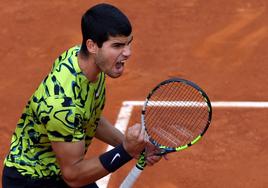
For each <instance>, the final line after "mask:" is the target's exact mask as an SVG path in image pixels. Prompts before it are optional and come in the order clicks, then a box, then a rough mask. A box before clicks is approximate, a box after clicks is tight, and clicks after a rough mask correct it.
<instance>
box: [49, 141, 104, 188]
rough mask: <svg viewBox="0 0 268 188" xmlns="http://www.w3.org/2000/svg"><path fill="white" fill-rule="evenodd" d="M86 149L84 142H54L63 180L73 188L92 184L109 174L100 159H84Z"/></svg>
mask: <svg viewBox="0 0 268 188" xmlns="http://www.w3.org/2000/svg"><path fill="white" fill-rule="evenodd" d="M84 147H85V143H84V141H79V142H52V148H53V150H54V152H55V153H56V157H57V161H58V162H59V164H60V168H61V171H62V175H63V179H64V180H65V182H66V183H67V184H68V185H70V186H71V187H80V186H82V185H85V184H89V183H92V182H94V181H96V180H98V179H100V178H101V177H103V176H105V175H107V174H108V173H109V172H108V171H106V170H105V168H104V167H103V166H102V164H101V163H100V160H99V158H98V157H94V158H91V159H84V151H85V150H84V149H85V148H84Z"/></svg>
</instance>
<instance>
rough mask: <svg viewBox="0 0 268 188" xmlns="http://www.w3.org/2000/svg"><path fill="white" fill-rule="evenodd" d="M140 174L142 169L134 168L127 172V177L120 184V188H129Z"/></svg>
mask: <svg viewBox="0 0 268 188" xmlns="http://www.w3.org/2000/svg"><path fill="white" fill-rule="evenodd" d="M141 172H142V169H140V168H138V167H137V166H134V167H133V168H132V170H131V171H130V172H129V174H128V176H127V177H126V178H125V179H124V181H123V182H122V183H121V185H120V188H131V187H132V186H133V184H134V183H135V181H136V180H137V179H138V177H139V176H140V174H141Z"/></svg>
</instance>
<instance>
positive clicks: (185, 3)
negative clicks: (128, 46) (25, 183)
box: [0, 0, 268, 188]
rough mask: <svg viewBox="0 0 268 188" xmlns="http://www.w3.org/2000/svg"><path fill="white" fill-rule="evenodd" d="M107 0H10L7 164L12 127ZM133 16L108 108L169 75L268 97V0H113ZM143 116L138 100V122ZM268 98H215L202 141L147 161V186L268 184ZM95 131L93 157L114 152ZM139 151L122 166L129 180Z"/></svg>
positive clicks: (4, 129) (120, 174) (2, 35)
mask: <svg viewBox="0 0 268 188" xmlns="http://www.w3.org/2000/svg"><path fill="white" fill-rule="evenodd" d="M99 2H100V1H96V0H94V1H85V0H76V1H68V3H67V1H63V0H57V1H49V2H48V1H44V0H40V1H35V0H28V1H22V0H16V1H15V0H12V1H10V0H2V1H1V8H0V9H1V11H0V17H1V21H0V23H1V29H0V41H1V50H0V56H1V67H0V70H1V80H0V81H1V85H0V95H1V97H0V100H1V108H0V114H1V124H0V126H1V137H0V145H1V150H0V152H1V155H0V160H1V165H0V166H1V174H2V167H3V165H2V163H3V160H4V157H5V155H6V153H7V151H8V148H9V143H10V139H11V134H12V132H13V130H14V128H15V126H16V123H17V120H18V118H19V117H20V115H21V112H22V109H23V107H24V105H25V104H26V102H27V100H28V98H29V97H30V95H31V94H32V92H33V91H34V90H35V89H36V87H37V86H38V85H39V83H40V82H41V81H42V79H43V78H44V77H45V76H46V74H47V73H48V71H50V69H51V66H52V63H53V61H54V60H55V59H56V58H57V57H58V55H59V54H60V53H62V52H63V51H65V50H66V49H68V48H70V47H72V46H74V45H75V44H79V43H80V42H81V34H80V18H81V15H82V14H83V13H84V11H85V10H87V9H88V8H89V7H91V6H92V5H94V4H96V3H99ZM106 2H108V3H112V4H114V5H116V6H118V7H119V8H120V9H121V10H123V11H124V12H125V13H126V14H127V15H128V17H129V19H130V20H131V22H132V25H133V34H134V40H133V43H132V57H131V58H130V60H129V61H128V62H127V66H126V71H125V74H124V75H123V76H122V77H120V78H119V79H114V80H113V79H111V78H108V79H107V92H106V93H107V102H106V107H105V110H104V115H106V117H107V118H108V119H110V121H111V122H113V123H115V122H116V121H117V116H118V113H119V110H120V108H121V106H122V102H123V101H142V100H144V98H145V96H146V95H147V93H148V92H149V91H150V90H151V89H152V88H153V87H154V86H155V85H156V84H157V83H158V82H160V81H162V80H164V79H167V78H170V77H181V78H185V79H188V80H192V81H193V82H195V83H197V84H198V85H200V86H201V87H202V88H203V89H204V90H205V91H206V92H207V94H208V95H209V96H210V99H211V101H213V102H217V101H227V102H233V101H253V102H267V101H268V53H267V49H268V25H267V23H268V2H267V1H266V0H206V1H202V0H162V1H158V0H143V1H141V0H136V1H134V0H124V1H123V0H109V1H106ZM139 121H140V107H139V106H135V107H134V110H133V112H132V114H131V118H130V122H129V125H132V124H134V123H136V122H139ZM267 122H268V108H267V107H266V108H265V107H264V108H255V107H250V106H249V107H246V108H240V107H236V108H234V107H224V108H223V107H215V108H213V120H212V124H211V127H210V128H209V130H208V132H207V133H206V135H205V136H204V139H202V140H201V141H200V143H198V144H197V145H195V146H194V147H191V148H190V149H187V150H184V151H182V152H180V153H174V154H170V155H169V156H168V158H169V160H168V161H166V160H162V161H161V162H160V163H158V164H156V165H155V166H154V167H150V168H146V169H145V170H144V172H143V174H142V176H141V177H140V178H139V179H138V181H137V182H136V184H135V187H137V188H149V187H150V188H151V187H154V188H160V187H165V188H176V187H178V188H225V187H226V188H227V187H228V188H241V187H243V188H264V187H267V186H268V179H267V177H268V149H267V145H268V137H267V135H268V127H267ZM106 148H107V145H105V144H103V143H101V142H99V141H97V140H95V141H94V143H93V145H92V146H91V148H90V149H89V151H88V154H87V157H89V156H93V155H95V156H97V155H99V154H100V153H102V152H104V151H105V150H106ZM134 164H135V161H132V162H131V163H129V164H127V165H126V166H124V167H122V168H121V169H120V170H118V171H117V172H116V173H114V174H112V175H111V177H110V181H109V182H108V187H109V188H116V187H118V186H119V185H120V183H121V182H122V180H123V179H124V177H125V176H126V175H127V173H128V171H129V170H130V169H131V168H132V166H133V165H134Z"/></svg>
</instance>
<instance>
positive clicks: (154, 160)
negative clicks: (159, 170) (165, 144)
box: [146, 155, 162, 166]
mask: <svg viewBox="0 0 268 188" xmlns="http://www.w3.org/2000/svg"><path fill="white" fill-rule="evenodd" d="M161 158H162V157H161V156H156V155H153V156H149V157H146V164H147V165H148V166H152V165H154V164H155V163H157V162H159V161H160V160H161Z"/></svg>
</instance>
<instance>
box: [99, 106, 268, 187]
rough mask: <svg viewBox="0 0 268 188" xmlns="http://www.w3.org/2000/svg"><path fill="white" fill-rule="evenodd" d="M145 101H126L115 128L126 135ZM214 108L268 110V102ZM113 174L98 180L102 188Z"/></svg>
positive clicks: (108, 148) (110, 147) (109, 148)
mask: <svg viewBox="0 0 268 188" xmlns="http://www.w3.org/2000/svg"><path fill="white" fill-rule="evenodd" d="M143 104H144V101H124V102H123V103H122V107H121V109H120V112H119V114H118V117H117V121H116V123H115V127H116V128H117V129H119V130H120V131H121V132H122V133H125V131H126V129H127V126H128V122H129V120H130V116H131V113H132V110H133V107H134V106H142V105H143ZM211 105H212V108H216V107H217V108H268V102H266V101H258V102H254V101H231V102H230V101H217V102H211ZM112 148H113V147H112V146H110V145H109V146H108V147H107V149H106V151H109V150H111V149H112ZM110 178H111V174H109V175H107V176H105V177H103V178H102V179H100V180H98V181H97V182H96V183H97V185H98V186H99V187H100V188H107V187H108V184H109V180H110Z"/></svg>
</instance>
